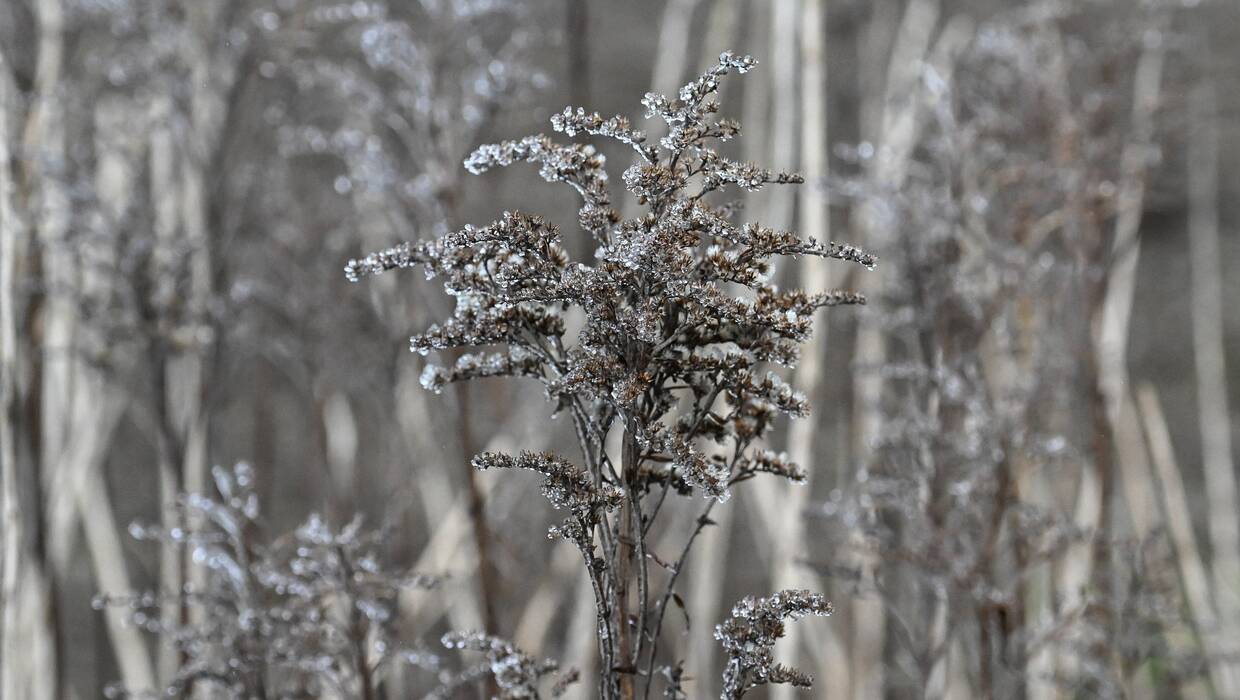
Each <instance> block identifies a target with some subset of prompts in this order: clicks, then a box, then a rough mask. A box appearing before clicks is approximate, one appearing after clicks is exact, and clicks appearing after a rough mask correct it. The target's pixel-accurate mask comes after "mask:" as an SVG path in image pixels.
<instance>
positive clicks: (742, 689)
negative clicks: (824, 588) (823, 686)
mask: <svg viewBox="0 0 1240 700" xmlns="http://www.w3.org/2000/svg"><path fill="white" fill-rule="evenodd" d="M830 614H831V604H830V603H828V602H827V600H826V599H825V598H823V597H822V596H820V595H818V594H817V593H810V592H809V591H793V590H789V591H780V592H779V593H776V594H774V595H772V596H771V597H769V598H758V599H756V600H755V599H754V598H753V596H750V597H747V598H745V599H743V600H741V601H740V602H739V603H737V604H736V605H735V606H734V607H733V608H732V617H730V618H728V620H727V621H726V622H724V623H723V624H721V625H718V626H716V627H715V639H718V640H719V642H720V643H721V644H723V649H724V651H725V652H727V655H728V663H727V666H726V669H725V670H724V673H723V693H722V695H721V696H720V697H721V698H722V700H734V699H735V698H740V697H742V696H743V695H744V694H745V693H746V692H748V691H750V690H752V689H754V688H757V687H759V686H763V685H768V684H777V683H787V684H790V685H794V686H796V687H798V688H808V687H810V685H811V684H812V683H813V679H812V678H810V677H809V676H808V675H806V674H804V673H802V672H800V671H798V670H796V669H794V668H788V667H787V666H783V665H781V664H777V663H775V659H774V655H773V648H774V646H775V640H777V639H779V638H780V637H783V636H784V622H785V621H786V620H796V619H798V618H802V617H805V616H806V615H821V616H826V615H830Z"/></svg>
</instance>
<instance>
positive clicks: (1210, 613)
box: [1136, 384, 1240, 698]
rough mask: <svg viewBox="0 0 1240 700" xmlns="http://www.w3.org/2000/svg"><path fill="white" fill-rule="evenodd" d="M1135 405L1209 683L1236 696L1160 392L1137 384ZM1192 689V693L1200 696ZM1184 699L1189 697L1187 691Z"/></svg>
mask: <svg viewBox="0 0 1240 700" xmlns="http://www.w3.org/2000/svg"><path fill="white" fill-rule="evenodd" d="M1136 393H1137V396H1136V402H1137V409H1138V411H1139V412H1140V418H1141V423H1142V427H1143V429H1144V435H1145V440H1146V443H1147V444H1148V445H1149V455H1150V461H1151V462H1153V466H1154V474H1155V475H1156V476H1157V481H1156V483H1157V485H1158V491H1159V493H1161V494H1162V504H1161V505H1162V512H1163V513H1164V515H1165V517H1166V521H1167V531H1168V534H1169V535H1170V537H1171V544H1172V546H1173V547H1175V558H1176V564H1177V568H1178V569H1179V574H1180V586H1181V588H1182V589H1183V591H1184V601H1185V603H1187V605H1188V611H1189V615H1190V616H1191V619H1192V623H1193V629H1194V632H1195V633H1196V635H1197V639H1198V643H1199V644H1200V646H1201V650H1202V652H1204V653H1205V654H1206V657H1207V664H1208V668H1209V671H1210V683H1211V685H1213V686H1214V693H1215V695H1216V696H1217V697H1219V698H1233V697H1236V696H1237V695H1238V694H1240V686H1237V683H1236V680H1237V679H1236V678H1235V676H1233V675H1232V671H1231V662H1230V660H1229V659H1227V658H1225V657H1224V656H1223V655H1222V651H1223V650H1224V649H1226V648H1227V644H1228V643H1229V642H1230V639H1229V637H1230V634H1229V632H1230V630H1228V629H1226V628H1225V627H1223V626H1222V625H1221V624H1220V621H1219V617H1218V613H1217V612H1215V606H1214V600H1213V596H1212V595H1211V592H1210V579H1209V574H1208V573H1207V570H1206V566H1205V563H1204V562H1203V560H1202V558H1201V550H1200V549H1199V548H1198V547H1197V534H1196V532H1194V530H1193V516H1192V508H1191V507H1190V506H1189V504H1188V496H1187V495H1186V494H1185V491H1184V481H1183V478H1182V477H1181V473H1182V472H1181V470H1180V465H1179V464H1178V463H1177V462H1176V458H1175V448H1174V447H1173V446H1172V444H1171V432H1170V431H1169V430H1168V429H1167V421H1166V419H1165V418H1164V417H1163V411H1162V404H1161V402H1160V401H1159V399H1158V392H1157V391H1156V390H1155V389H1154V387H1153V386H1152V385H1150V384H1141V385H1140V386H1138V387H1137V392H1136ZM1202 695H1203V694H1202V693H1194V694H1193V697H1201V696H1202ZM1186 697H1188V695H1187V694H1186Z"/></svg>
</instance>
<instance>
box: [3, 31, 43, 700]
mask: <svg viewBox="0 0 1240 700" xmlns="http://www.w3.org/2000/svg"><path fill="white" fill-rule="evenodd" d="M17 104H18V97H17V86H16V85H15V84H14V82H13V76H12V74H11V73H10V72H9V66H8V64H7V63H6V62H5V60H4V54H3V52H0V411H3V413H2V414H0V508H2V511H0V517H2V518H3V521H2V522H0V531H2V532H3V538H4V543H3V546H4V552H3V560H2V565H3V590H2V591H0V596H2V597H0V605H2V606H3V612H2V615H3V618H2V620H0V622H2V624H0V697H14V698H15V697H22V696H23V695H24V694H25V693H26V692H27V689H28V686H27V685H26V684H27V673H28V672H29V669H28V668H25V667H24V666H25V664H26V662H27V661H28V657H27V656H26V652H27V650H28V648H29V646H28V644H29V640H28V638H27V635H26V629H25V626H26V624H27V622H26V618H25V616H24V614H25V612H26V611H25V609H24V605H23V601H22V600H21V596H20V594H21V592H22V584H23V581H24V577H25V576H26V575H27V573H28V572H27V571H26V569H25V563H26V559H27V558H28V557H29V556H30V555H31V552H29V551H28V549H27V547H26V539H27V537H28V535H29V531H30V528H28V527H27V526H26V522H25V521H26V519H27V517H28V512H29V510H28V507H27V508H25V509H24V508H23V501H25V502H27V503H28V499H29V497H30V493H31V492H30V489H29V488H27V485H26V484H24V483H23V482H25V481H29V474H30V472H31V469H32V467H33V463H32V462H31V460H30V456H29V455H28V454H25V453H26V452H28V450H23V449H20V448H19V444H18V443H19V441H22V440H24V433H23V428H24V422H23V420H22V415H21V414H22V410H23V403H24V401H23V394H24V393H25V392H24V390H23V386H22V385H23V383H24V382H23V377H22V374H23V370H24V364H25V363H24V359H25V357H24V356H25V354H26V352H25V351H26V350H27V348H25V347H23V346H25V345H26V344H25V343H23V342H21V340H20V339H21V338H22V335H21V321H20V316H21V315H22V314H23V312H22V310H21V306H22V304H21V303H20V298H19V289H18V287H19V284H20V283H21V273H22V271H23V268H24V267H25V265H24V261H25V258H26V256H27V255H28V254H29V253H28V249H29V241H28V240H27V237H28V235H29V233H28V231H27V229H26V227H25V223H24V222H23V221H22V220H21V218H19V216H18V211H17V206H16V202H15V201H14V194H15V192H14V190H15V189H16V188H15V183H14V178H13V171H12V170H11V169H10V163H12V151H11V149H10V145H11V144H14V143H16V138H15V137H14V131H15V129H14V128H13V124H12V122H11V121H10V119H11V118H12V117H15V116H16V113H17V110H16V108H15V105H17ZM35 493H36V494H37V490H36V491H35ZM36 512H37V511H36Z"/></svg>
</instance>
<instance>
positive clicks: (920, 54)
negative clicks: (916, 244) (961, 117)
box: [846, 0, 947, 698]
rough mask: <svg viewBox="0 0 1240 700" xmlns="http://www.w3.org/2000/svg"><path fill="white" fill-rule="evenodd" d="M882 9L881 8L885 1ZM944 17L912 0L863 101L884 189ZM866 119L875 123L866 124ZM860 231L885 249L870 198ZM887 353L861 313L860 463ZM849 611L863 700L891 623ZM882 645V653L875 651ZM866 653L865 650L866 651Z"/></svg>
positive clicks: (856, 607)
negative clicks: (872, 99)
mask: <svg viewBox="0 0 1240 700" xmlns="http://www.w3.org/2000/svg"><path fill="white" fill-rule="evenodd" d="M877 7H878V8H880V9H881V8H883V7H886V5H880V6H877ZM938 17H939V3H938V2H937V1H936V0H912V2H910V3H909V5H908V6H907V7H906V8H905V10H904V14H903V16H902V17H901V18H900V20H899V23H898V26H897V28H896V30H895V33H894V36H893V38H892V41H891V49H890V54H889V57H888V62H887V71H886V74H885V75H884V76H883V79H882V80H881V81H878V82H877V83H876V85H875V86H874V87H875V90H876V91H877V92H878V94H880V95H881V96H882V97H881V100H880V101H878V102H877V104H873V103H869V102H864V103H863V105H862V107H863V111H864V112H865V113H863V114H862V128H863V134H864V135H865V136H866V137H867V140H869V141H870V142H871V143H872V147H873V149H874V151H873V154H874V155H873V157H872V158H871V160H870V161H869V163H868V166H869V174H868V175H869V178H870V180H871V181H872V182H873V183H874V184H875V185H876V186H877V188H878V190H879V192H888V191H897V190H899V189H900V188H901V187H902V186H903V185H904V181H905V173H906V172H907V167H908V158H909V154H910V153H911V151H912V148H913V145H914V143H915V142H916V138H917V133H918V129H919V127H920V115H921V113H922V109H923V98H922V91H921V89H920V82H921V70H922V69H921V66H922V63H923V61H924V60H925V59H926V56H927V53H928V51H929V49H930V42H931V39H932V37H933V32H934V29H935V26H936V24H937V22H938ZM891 19H892V18H889V17H888V16H887V15H886V14H885V13H882V12H876V15H875V18H874V26H873V27H872V28H871V32H872V33H874V34H876V35H881V34H886V33H887V31H888V30H887V28H886V26H884V25H885V24H887V23H889V22H890V21H891ZM946 38H947V37H946V36H944V37H943V38H941V39H940V43H941V44H945V43H946V42H945V41H944V40H945V39H946ZM869 48H873V47H869ZM867 125H877V126H871V127H870V128H869V129H867V128H866V126H867ZM857 230H858V232H859V234H860V236H861V240H860V241H858V243H859V244H860V245H864V246H868V247H869V248H870V249H872V250H876V251H879V252H880V254H881V252H882V251H883V250H884V248H885V246H886V245H887V244H888V243H889V241H890V240H891V236H890V232H889V231H887V230H886V225H885V223H884V222H883V221H882V220H881V216H880V214H879V213H878V212H877V211H876V210H875V208H874V205H873V204H872V203H862V205H861V211H860V216H859V219H858V228H857ZM884 276H885V273H884V271H883V268H882V267H881V266H880V267H879V268H878V269H877V270H876V271H875V272H873V273H871V274H868V275H866V276H865V277H864V278H863V281H862V283H861V289H862V291H863V292H865V293H866V295H867V296H868V297H870V298H871V299H874V300H875V301H878V300H879V299H880V297H881V294H882V291H883V288H884V283H883V279H884ZM886 357H887V347H886V339H885V337H884V335H883V331H882V329H881V327H880V326H879V325H878V324H876V323H873V322H866V321H865V320H864V318H863V320H862V322H861V323H860V324H859V326H858V329H857V338H856V346H855V349H854V359H853V366H854V367H857V368H858V371H857V375H856V378H855V379H854V381H853V416H852V435H853V449H852V453H853V458H854V462H855V463H856V464H868V463H869V462H870V461H871V460H872V459H873V445H874V444H875V442H876V440H877V439H878V436H879V435H880V434H881V430H882V424H883V417H882V405H881V401H882V393H883V380H882V377H881V376H879V374H878V372H877V368H878V367H879V366H881V365H882V364H883V363H884V362H885V360H886ZM853 563H854V564H855V565H856V566H857V567H858V568H859V569H860V570H862V571H863V572H868V573H869V575H873V571H874V569H875V568H876V567H877V565H878V558H877V556H876V555H875V554H872V553H870V554H867V553H864V551H863V552H862V553H861V554H860V555H859V556H858V557H857V559H856V561H855V562H853ZM846 614H847V615H848V617H849V618H851V619H852V622H853V627H854V630H855V632H854V640H853V643H852V644H850V645H849V649H850V658H849V659H848V663H849V667H850V669H853V670H856V671H858V673H859V677H858V679H857V681H856V682H854V683H853V684H852V691H851V692H852V697H856V698H861V697H864V696H863V695H860V694H859V693H863V692H871V691H872V690H873V688H874V686H873V685H872V684H873V683H875V682H881V676H880V675H879V674H880V673H881V671H880V670H879V669H881V666H882V662H883V659H882V653H881V648H882V646H881V645H882V636H883V628H884V624H885V622H884V615H883V607H882V602H881V601H880V600H878V599H877V597H876V596H871V597H865V598H860V597H859V598H857V599H855V600H854V601H852V603H851V605H850V606H849V609H848V610H847V613H846ZM933 614H934V615H935V616H936V619H937V617H941V616H943V615H945V614H946V609H945V608H944V607H943V605H942V604H940V605H938V606H936V608H935V611H934V613H933ZM931 628H932V631H933V632H939V631H943V632H946V630H945V628H943V627H942V626H940V625H931ZM937 641H939V642H940V643H939V647H940V648H941V649H943V651H944V653H943V656H944V657H945V656H946V648H947V645H946V644H945V643H942V642H943V640H942V639H939V640H937ZM876 650H877V652H878V653H877V658H875V657H873V656H870V655H872V654H874V653H875V651H876ZM863 653H864V654H866V655H867V656H866V657H863V656H862V654H863ZM876 667H877V668H876ZM940 672H941V673H940V675H939V676H933V677H935V678H941V679H942V681H943V682H945V681H946V674H945V668H943V669H940Z"/></svg>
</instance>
